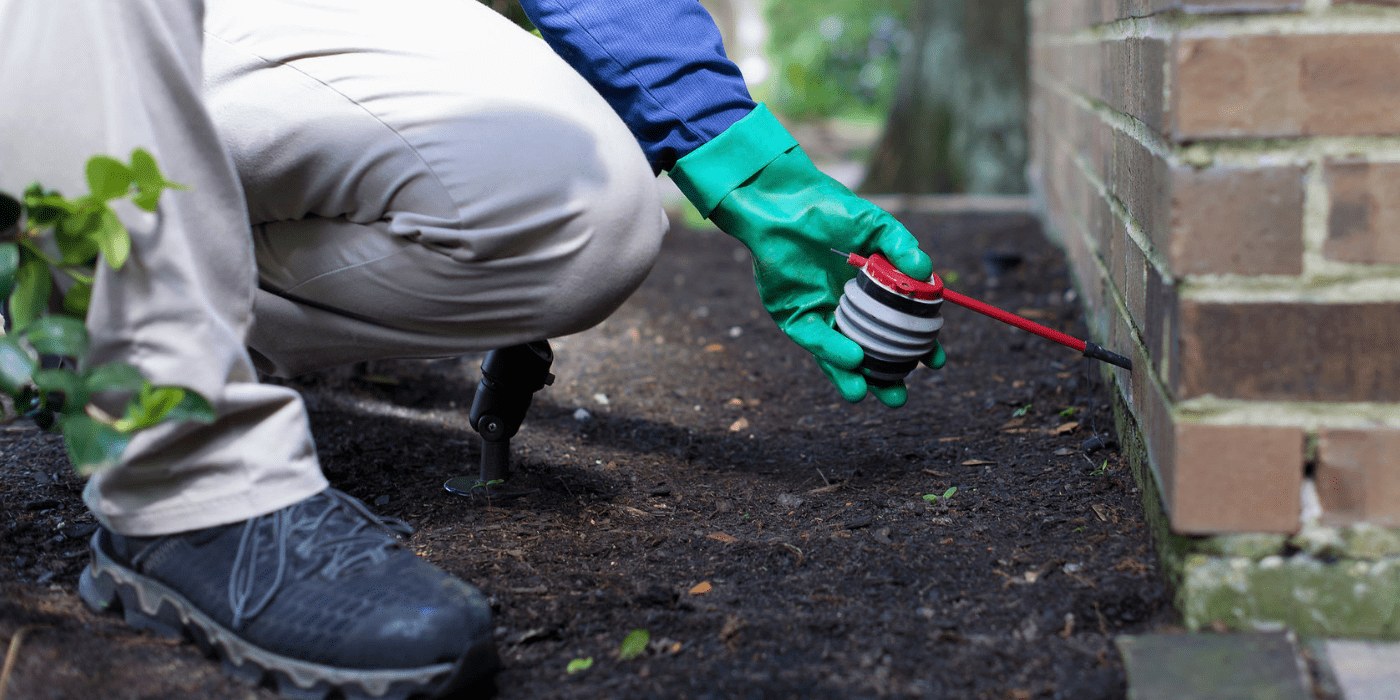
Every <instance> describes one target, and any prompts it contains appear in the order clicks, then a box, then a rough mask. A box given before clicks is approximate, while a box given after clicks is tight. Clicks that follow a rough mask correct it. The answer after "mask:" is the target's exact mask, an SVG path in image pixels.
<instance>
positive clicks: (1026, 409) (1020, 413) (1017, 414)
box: [1011, 404, 1031, 418]
mask: <svg viewBox="0 0 1400 700" xmlns="http://www.w3.org/2000/svg"><path fill="white" fill-rule="evenodd" d="M1030 412H1031V405H1030V404H1026V405H1024V406H1022V407H1020V408H1018V409H1016V410H1015V411H1013V412H1012V413H1011V417H1012V418H1024V417H1025V415H1026V414H1027V413H1030Z"/></svg>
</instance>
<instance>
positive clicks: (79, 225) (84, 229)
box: [58, 201, 106, 239]
mask: <svg viewBox="0 0 1400 700" xmlns="http://www.w3.org/2000/svg"><path fill="white" fill-rule="evenodd" d="M101 206H106V205H98V206H94V205H93V204H92V202H91V201H86V202H80V203H79V206H77V207H75V208H74V209H73V211H71V212H65V213H64V214H63V215H61V216H60V217H59V219H58V232H59V233H62V234H65V235H66V236H67V237H69V238H80V239H81V238H87V237H89V236H91V235H92V234H93V232H94V231H96V230H97V227H98V226H100V225H101V222H100V221H99V220H98V218H97V215H98V212H99V211H101V210H100V207H101Z"/></svg>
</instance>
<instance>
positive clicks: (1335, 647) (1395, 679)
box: [1327, 639, 1400, 700]
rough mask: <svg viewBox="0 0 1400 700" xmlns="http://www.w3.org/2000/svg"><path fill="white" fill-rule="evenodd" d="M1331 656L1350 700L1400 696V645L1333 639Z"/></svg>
mask: <svg viewBox="0 0 1400 700" xmlns="http://www.w3.org/2000/svg"><path fill="white" fill-rule="evenodd" d="M1327 657H1328V659H1329V660H1330V661H1331V662H1332V673H1333V674H1334V675H1335V676H1336V679H1337V685H1338V686H1339V687H1340V688H1341V689H1342V696H1343V697H1345V698H1346V700H1395V698H1397V697H1400V644H1387V643H1383V642H1360V641H1349V640H1338V639H1329V640H1327Z"/></svg>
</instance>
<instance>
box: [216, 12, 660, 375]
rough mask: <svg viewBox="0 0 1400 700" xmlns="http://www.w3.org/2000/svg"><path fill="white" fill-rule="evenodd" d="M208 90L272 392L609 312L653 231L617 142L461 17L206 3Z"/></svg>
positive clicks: (552, 63) (549, 64) (648, 191)
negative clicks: (287, 384) (303, 379)
mask: <svg viewBox="0 0 1400 700" xmlns="http://www.w3.org/2000/svg"><path fill="white" fill-rule="evenodd" d="M205 30H206V34H207V40H206V46H205V59H206V68H205V73H206V81H207V85H206V95H207V99H208V103H209V106H210V110H211V114H212V115H213V117H214V120H215V123H216V125H217V127H218V129H219V131H220V133H221V134H222V136H223V138H224V141H225V143H226V144H227V146H228V148H229V150H230V151H231V153H232V154H233V158H234V161H235V163H236V164H237V167H238V172H239V175H240V177H241V179H242V184H243V186H244V188H245V190H246V191H247V193H248V206H249V212H250V217H251V219H252V221H253V223H254V237H255V241H256V248H257V260H258V268H259V273H260V283H261V288H262V291H261V292H260V294H259V296H258V299H257V305H256V311H255V317H256V321H255V323H254V327H253V330H252V333H251V336H250V340H249V343H250V346H251V347H252V348H253V350H254V354H255V357H256V358H257V361H258V363H259V368H260V369H263V370H265V371H268V372H271V373H275V374H279V375H293V374H297V373H300V372H304V371H307V370H311V369H317V368H320V367H326V366H330V365H335V364H342V363H346V362H353V361H358V360H366V359H374V358H383V357H446V356H452V355H458V354H462V353H464V352H468V351H474V350H485V349H491V348H496V347H503V346H507V345H513V344H516V343H522V342H526V341H530V340H537V339H541V338H546V337H552V336H558V335H563V334H567V333H572V332H576V331H579V330H583V329H585V328H588V327H590V326H592V325H594V324H596V323H598V322H599V321H601V320H602V319H603V318H605V317H606V316H607V315H608V314H610V313H611V312H612V311H613V310H614V309H616V307H617V306H618V305H619V304H621V302H622V301H623V300H624V299H625V298H626V297H627V296H628V295H629V294H630V293H631V292H632V291H633V290H634V289H636V287H637V286H638V285H639V284H640V283H641V281H642V279H643V278H644V277H645V275H646V273H647V272H648V271H649V269H650V267H651V265H652V263H653V261H654V260H655V257H656V254H657V252H658V250H659V247H660V241H661V238H662V235H663V234H664V232H665V230H666V226H667V224H666V220H665V215H664V214H663V213H662V211H661V207H660V203H659V196H658V193H657V188H656V182H655V178H654V176H653V174H652V172H651V170H650V167H649V166H648V164H647V163H646V160H645V158H644V156H643V155H642V152H641V149H640V147H639V146H638V145H637V142H636V139H635V138H634V137H633V136H632V134H631V133H630V131H629V130H628V129H627V127H626V126H625V125H624V124H623V123H622V121H621V120H620V119H619V118H618V117H617V115H616V114H615V113H614V112H613V111H612V109H611V108H610V107H609V106H608V104H607V103H606V102H605V101H604V100H603V99H602V97H601V96H599V95H598V94H597V92H596V91H595V90H594V89H593V88H592V87H591V86H589V85H588V84H587V82H586V81H584V80H583V79H582V78H581V77H580V76H579V75H578V74H577V73H576V72H574V71H573V70H572V69H571V68H570V67H569V66H568V65H567V64H565V63H564V62H563V61H562V60H561V59H560V58H559V57H558V56H557V55H555V54H554V53H553V51H551V50H550V48H549V47H548V46H547V45H546V44H545V43H544V42H542V41H540V40H539V39H538V38H536V37H534V36H531V35H530V34H528V33H526V32H524V31H522V30H520V29H519V28H517V27H516V26H514V25H513V24H511V23H510V22H508V21H506V20H504V19H503V18H501V17H500V16H498V15H497V14H496V13H494V12H492V11H491V10H490V9H488V8H486V7H485V6H483V5H482V4H481V3H478V2H468V1H463V0H403V1H401V2H395V3H385V2H381V1H379V0H334V1H331V0H326V1H308V0H215V1H213V2H210V3H209V16H208V17H207V19H206V22H205Z"/></svg>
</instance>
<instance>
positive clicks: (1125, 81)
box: [1100, 39, 1167, 131]
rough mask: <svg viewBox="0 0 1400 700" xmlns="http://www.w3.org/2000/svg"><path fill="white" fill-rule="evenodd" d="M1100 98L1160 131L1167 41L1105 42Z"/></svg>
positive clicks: (1128, 40) (1134, 40)
mask: <svg viewBox="0 0 1400 700" xmlns="http://www.w3.org/2000/svg"><path fill="white" fill-rule="evenodd" d="M1102 55H1103V58H1102V62H1103V85H1102V87H1101V88H1100V94H1101V95H1102V97H1101V99H1103V100H1104V102H1106V103H1107V104H1108V106H1110V107H1112V108H1113V109H1115V110H1118V111H1119V112H1122V113H1124V114H1127V115H1130V116H1132V117H1134V118H1136V119H1138V120H1140V121H1142V122H1143V123H1145V124H1147V125H1148V126H1149V127H1151V128H1152V129H1153V130H1155V131H1161V130H1162V127H1163V124H1162V113H1163V103H1164V100H1165V92H1164V87H1165V83H1166V65H1167V44H1166V42H1164V41H1162V40H1160V39H1126V40H1122V41H1109V42H1104V44H1103V49H1102Z"/></svg>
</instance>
